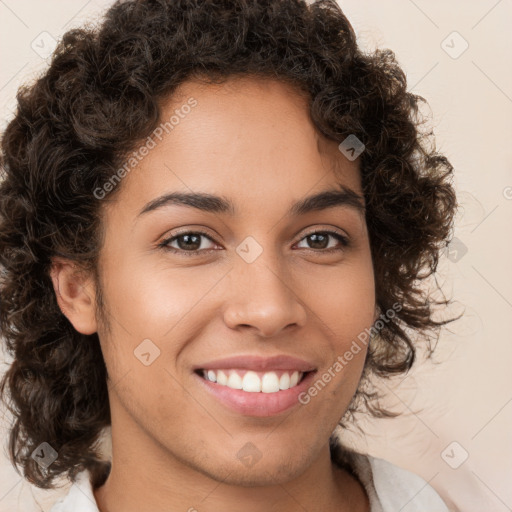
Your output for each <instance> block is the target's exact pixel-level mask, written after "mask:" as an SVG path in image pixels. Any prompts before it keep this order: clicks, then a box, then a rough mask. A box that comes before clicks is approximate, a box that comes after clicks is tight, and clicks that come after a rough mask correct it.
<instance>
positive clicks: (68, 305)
mask: <svg viewBox="0 0 512 512" xmlns="http://www.w3.org/2000/svg"><path fill="white" fill-rule="evenodd" d="M50 277H51V279H52V283H53V289H54V291H55V296H56V298H57V303H58V304H59V308H60V310H61V311H62V313H63V314H64V315H65V316H66V318H67V319H68V320H69V321H70V322H71V324H73V327H74V328H75V329H76V330H77V331H78V332H80V333H82V334H94V333H95V332H96V331H97V324H96V314H95V310H96V308H95V306H96V304H95V300H94V297H95V289H94V283H93V280H92V279H91V278H90V277H88V276H86V275H85V273H84V272H80V270H79V269H78V267H77V265H76V264H75V263H73V262H71V261H67V260H65V259H62V258H53V259H52V267H51V270H50Z"/></svg>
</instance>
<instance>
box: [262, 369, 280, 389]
mask: <svg viewBox="0 0 512 512" xmlns="http://www.w3.org/2000/svg"><path fill="white" fill-rule="evenodd" d="M261 391H263V393H275V392H276V391H279V379H278V378H277V374H276V373H274V372H270V373H265V375H263V378H262V379H261Z"/></svg>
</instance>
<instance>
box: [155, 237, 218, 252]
mask: <svg viewBox="0 0 512 512" xmlns="http://www.w3.org/2000/svg"><path fill="white" fill-rule="evenodd" d="M202 238H207V239H208V240H209V241H210V242H213V240H212V238H211V237H210V236H209V235H208V234H207V233H205V232H203V231H186V232H183V233H180V234H178V235H174V236H172V237H170V238H167V239H165V240H164V241H163V242H161V243H160V244H158V247H161V248H163V249H166V250H168V251H171V252H176V253H180V254H183V255H185V256H193V255H194V253H196V254H197V253H198V252H203V251H211V250H215V249H212V248H208V247H207V248H205V247H204V246H203V245H204V244H202V241H201V239H202ZM174 242H176V243H177V245H178V247H173V246H171V244H172V243H174ZM200 248H201V250H200V251H199V249H200Z"/></svg>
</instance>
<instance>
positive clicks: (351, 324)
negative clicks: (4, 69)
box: [0, 0, 456, 512]
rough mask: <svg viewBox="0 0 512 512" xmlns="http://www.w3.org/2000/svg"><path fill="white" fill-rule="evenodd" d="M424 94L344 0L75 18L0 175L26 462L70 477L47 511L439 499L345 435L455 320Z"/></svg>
mask: <svg viewBox="0 0 512 512" xmlns="http://www.w3.org/2000/svg"><path fill="white" fill-rule="evenodd" d="M420 100H422V98H420V97H418V96H415V95H412V94H411V93H408V92H406V79H405V74H404V73H403V71H402V70H401V69H400V67H399V66H398V64H397V63H396V61H395V60H394V56H393V54H392V52H390V51H389V50H384V51H381V50H378V51H376V52H375V53H373V54H364V53H362V52H361V51H360V50H359V48H358V47H357V44H356V38H355V35H354V31H353V29H352V27H351V25H350V23H349V22H348V20H347V19H346V18H345V16H344V15H343V13H342V12H341V10H340V9H339V7H338V6H337V4H336V3H335V2H333V1H319V2H315V3H312V4H308V3H306V2H304V1H299V0H280V1H265V0H257V1H247V0H236V1H230V2H223V1H220V0H218V1H205V2H190V1H184V0H183V1H177V0H174V1H172V0H158V1H157V0H142V1H123V2H121V1H119V2H116V3H115V4H114V5H113V6H112V7H111V8H110V10H109V11H108V12H107V13H106V16H105V19H104V20H103V22H102V23H101V25H100V26H99V27H98V28H95V29H92V28H90V29H85V28H84V29H79V30H78V29H77V30H72V31H69V32H68V33H66V34H65V35H64V38H63V40H62V41H61V42H60V44H59V46H58V47H57V49H56V51H55V54H54V57H53V59H52V62H51V66H50V67H49V69H48V70H47V72H46V73H45V74H44V75H43V76H42V77H41V78H40V79H39V80H38V81H37V82H36V83H35V84H33V85H32V86H30V87H26V88H23V89H22V90H21V91H20V92H19V94H18V102H19V109H18V112H17V114H16V117H15V119H14V120H13V121H12V122H11V123H10V124H9V125H8V127H7V129H6V131H5V133H4V136H3V139H2V149H3V154H4V156H3V161H2V169H3V174H4V176H3V181H2V183H1V185H0V187H1V188H0V212H1V217H2V220H1V225H0V247H1V261H0V263H1V265H2V267H3V274H2V285H1V302H2V309H1V312H0V327H1V330H2V335H3V337H4V339H5V341H6V345H7V348H8V349H9V350H10V351H11V353H12V355H13V357H14V361H13V363H12V365H11V366H10V368H9V370H8V371H7V373H6V375H5V378H4V380H3V382H2V391H3V394H4V396H5V400H6V401H7V402H8V405H9V407H10V409H11V411H12V413H13V414H14V417H15V424H14V425H13V428H12V430H11V436H10V456H11V458H12V461H13V463H14V464H15V465H17V467H20V468H22V470H23V472H24V476H25V478H26V479H27V480H28V481H30V482H32V483H33V484H35V485H38V486H40V487H44V488H48V487H51V486H52V485H53V481H54V479H55V477H57V476H59V475H67V476H68V477H69V478H70V479H71V480H72V481H74V482H75V485H74V486H73V487H72V488H71V490H70V491H69V493H68V494H67V495H66V496H65V497H64V498H63V499H61V500H59V502H58V503H56V504H55V505H54V508H53V509H52V511H53V512H68V511H71V510H81V511H87V510H90V511H101V512H105V511H109V512H117V511H121V510H123V511H125V512H129V511H131V510H141V509H142V510H152V511H160V510H167V511H168V510H190V511H192V510H209V511H217V510H223V511H229V510H239V508H240V507H241V506H242V507H243V509H244V510H247V511H254V512H256V511H268V510H276V511H277V510H279V511H288V510H297V508H300V507H302V509H305V510H333V511H334V510H336V511H348V510H350V511H370V510H371V511H372V512H375V511H391V510H393V511H396V510H400V509H405V507H407V508H406V510H409V511H410V510H418V511H419V510H422V511H425V510H429V511H434V510H435V511H446V510H447V508H446V506H445V505H444V503H443V502H442V500H441V498H440V497H439V496H438V494H437V493H436V492H435V491H434V489H432V488H431V487H430V486H428V485H427V484H426V482H424V481H423V480H422V479H421V478H420V477H418V476H416V475H413V474H412V473H410V472H408V471H405V470H403V469H400V468H398V467H396V466H394V465H393V464H391V463H389V462H387V461H384V460H381V459H377V458H374V457H371V456H369V455H366V454H361V453H356V452H354V451H352V450H350V449H349V448H348V447H345V446H343V445H342V444H341V443H340V441H339V440H338V438H337V435H335V430H337V428H338V425H340V426H341V427H343V426H346V425H347V424H348V423H350V422H351V421H352V420H351V418H352V417H353V413H354V412H355V411H357V410H367V411H368V413H370V414H377V415H378V414H380V415H382V414H387V415H390V414H391V413H390V412H389V411H386V410H382V409H381V408H380V407H379V406H378V403H377V398H378V395H377V392H376V388H374V387H372V380H371V377H372V376H380V377H388V376H392V375H397V374H400V373H403V372H407V371H408V370H409V369H410V368H411V366H412V364H413V362H414V358H415V357H414V356H415V352H416V349H417V344H418V343H420V342H421V340H423V341H424V342H426V344H427V346H429V345H430V342H431V339H432V334H438V333H439V330H440V328H441V326H442V325H443V324H444V323H447V321H444V322H442V323H438V322H436V321H435V320H434V319H433V313H434V306H435V305H436V304H439V303H434V302H433V301H432V300H431V299H430V298H429V296H428V295H427V294H426V292H425V291H424V289H423V288H421V279H423V278H425V277H428V276H429V275H431V274H432V273H434V272H435V270H436V266H437V260H438V256H439V252H440V251H441V250H442V248H444V246H445V245H446V243H447V242H448V241H449V238H448V237H449V235H450V230H451V227H452V220H453V215H454V212H455V208H456V198H455V194H454V190H453V188H452V186H451V184H450V180H451V178H452V176H451V175H452V166H451V165H450V163H449V162H448V161H447V159H446V158H445V157H444V156H442V155H439V154H438V153H435V152H433V151H430V150H428V149H427V147H426V145H425V144H424V142H423V138H424V137H426V135H424V134H421V133H420V131H419V125H420V122H419V120H418V104H419V101H420ZM442 304H445V305H446V304H447V301H445V302H443V303H442ZM413 331H415V332H416V334H418V336H417V339H413V337H412V334H411V333H412V332H413ZM109 426H110V427H111V434H112V458H111V460H109V461H106V460H104V459H103V458H102V456H101V453H100V451H99V447H98V441H99V439H100V435H101V434H102V433H103V432H104V430H105V428H107V427H109Z"/></svg>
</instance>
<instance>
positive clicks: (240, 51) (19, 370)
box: [0, 0, 457, 488]
mask: <svg viewBox="0 0 512 512" xmlns="http://www.w3.org/2000/svg"><path fill="white" fill-rule="evenodd" d="M235 75H239V76H240V75H253V76H258V77H264V78H273V79H278V80H281V81H285V82H287V83H289V84H293V85H294V86H295V87H296V88H297V89H296V90H297V91H301V92H303V93H305V94H307V97H308V98H309V108H310V115H311V118H312V120H313V121H314V123H315V126H316V127H317V129H318V130H319V131H320V132H321V133H322V134H323V135H325V136H326V137H328V138H329V139H332V140H334V141H337V142H341V141H343V140H344V139H345V138H346V137H347V136H348V135H355V136H356V137H357V138H358V139H359V140H360V141H362V142H363V143H364V145H365V150H364V151H363V153H362V154H361V155H360V156H359V164H360V171H361V177H362V187H363V191H364V196H365V201H366V222H367V226H368V229H369V236H370V245H371V253H372V258H373V263H374V275H375V291H376V302H377V306H378V307H379V308H380V310H381V311H387V310H390V309H392V308H393V305H394V304H396V303H399V304H400V305H401V308H400V310H399V311H397V312H396V315H395V316H394V317H393V318H391V319H389V320H388V321H386V323H385V324H384V326H383V327H382V329H380V330H379V337H378V339H375V340H373V342H372V343H371V344H370V346H369V350H368V354H367V359H366V363H365V369H364V374H363V375H364V376H368V375H370V374H371V375H377V376H381V377H387V376H392V375H397V374H400V373H403V372H407V371H408V370H409V369H410V368H411V366H412V365H413V362H414V360H415V354H416V350H417V349H418V346H419V345H418V342H419V341H420V339H421V340H423V342H425V343H424V344H423V345H422V346H430V347H431V341H432V340H433V339H434V338H435V337H436V335H437V337H438V336H439V331H440V328H441V326H442V325H444V324H445V323H448V322H449V321H453V319H451V320H444V321H436V320H434V318H433V316H434V312H435V308H434V306H436V305H447V304H448V303H449V301H447V300H444V301H436V300H434V299H433V298H432V296H431V295H430V294H429V293H427V291H426V290H425V289H424V287H423V286H422V284H423V282H422V281H423V280H424V279H425V278H427V277H429V276H431V275H432V274H433V273H434V272H435V271H436V268H437V264H438V258H439V255H440V252H441V250H443V249H444V247H445V246H446V245H447V243H448V241H449V237H450V234H451V229H452V222H453V217H454V214H455V210H456V205H457V202H456V196H455V192H454V189H453V187H452V185H451V184H450V181H451V179H452V171H453V167H452V166H451V164H450V163H449V161H448V160H447V158H446V157H445V156H443V155H441V154H439V153H438V152H436V151H435V150H434V149H433V148H432V147H429V143H430V142H431V138H432V137H431V136H432V134H433V132H432V131H430V132H426V133H424V132H422V131H421V130H420V126H421V125H422V124H423V122H424V121H423V118H422V116H421V115H420V113H419V102H420V101H422V102H425V100H424V99H423V98H422V97H421V96H417V95H414V94H412V93H410V92H407V90H406V85H407V84H406V77H405V74H404V72H403V70H402V69H401V68H400V66H399V64H398V63H397V61H396V59H395V55H394V53H393V52H392V51H390V50H388V49H384V50H381V49H379V50H375V51H374V52H371V53H364V52H362V51H361V49H360V48H359V47H358V45H357V43H356V36H355V33H354V30H353V28H352V26H351V25H350V23H349V21H348V20H347V18H346V17H345V16H344V14H343V13H342V11H341V9H340V7H339V6H338V5H337V3H336V2H335V1H334V0H319V1H316V2H314V3H311V2H306V1H305V0H201V1H200V0H128V1H117V2H116V3H114V5H113V6H112V7H111V8H110V9H109V10H108V11H107V12H106V14H105V17H104V19H103V20H102V23H101V24H100V25H98V26H95V27H90V26H84V27H82V28H79V29H73V30H69V31H68V32H66V33H65V34H64V36H63V37H62V40H60V42H59V44H58V46H57V48H56V50H55V52H54V54H53V55H52V58H51V63H50V65H49V67H48V69H46V70H45V71H44V73H42V75H41V76H39V77H38V78H37V79H36V80H34V82H33V83H31V84H29V85H27V84H26V85H24V86H22V87H20V88H19V90H18V93H17V101H18V107H17V111H16V114H15V118H14V119H13V120H12V121H11V122H10V123H9V124H8V125H7V127H6V129H5V131H4V133H3V134H2V140H1V148H2V154H1V156H0V158H1V161H0V164H1V172H2V182H1V184H0V216H1V217H0V265H1V267H2V273H1V285H0V298H1V304H0V330H1V335H2V336H3V338H4V340H5V343H6V347H7V349H8V351H9V353H10V354H11V355H12V356H13V361H12V364H10V366H9V369H8V371H7V372H6V374H5V375H4V377H3V379H2V383H1V392H2V396H3V397H4V401H5V402H6V403H7V404H8V407H9V409H10V411H11V412H12V413H13V415H14V423H13V426H12V429H11V432H10V438H9V456H10V458H11V460H12V462H13V464H14V466H15V468H16V470H17V471H19V469H18V466H21V467H22V468H23V472H24V477H25V478H26V479H27V480H28V481H30V482H31V483H33V484H35V485H37V486H39V487H42V488H51V487H54V483H53V480H54V478H55V477H57V476H59V475H62V474H65V473H67V476H68V477H69V478H71V479H72V480H74V479H75V477H76V475H77V474H78V472H79V471H81V470H83V469H89V470H90V471H91V473H92V474H93V478H96V477H94V475H101V474H105V471H106V468H107V467H108V462H107V461H104V460H102V457H101V456H100V453H99V451H98V445H97V443H98V439H99V438H100V434H101V433H102V431H103V429H104V428H105V427H107V426H108V425H109V424H110V409H109V399H108V393H107V378H108V375H107V372H106V367H105V363H104V360H103V356H102V352H101V348H100V344H99V338H98V335H97V333H95V334H91V335H85V334H81V333H79V332H77V331H76V330H75V329H74V328H73V326H72V324H71V323H70V322H69V321H68V320H67V318H66V317H65V316H64V315H63V313H62V312H61V310H60V308H59V306H58V304H57V300H56V296H55V292H54V289H53V286H52V281H51V278H50V275H49V272H50V267H51V258H52V257H54V256H62V257H65V258H69V259H71V260H73V261H74V262H76V264H77V266H78V267H80V268H83V269H84V271H88V272H92V273H93V275H94V276H95V277H97V274H96V271H97V268H96V263H97V258H98V255H99V251H100V249H101V246H102V236H103V234H102V233H103V231H102V227H103V226H102V224H101V223H100V211H101V210H100V208H101V199H99V198H98V197H96V196H95V195H94V194H93V191H94V190H96V189H97V188H98V187H101V186H102V184H104V183H105V182H106V181H108V179H109V178H110V177H111V176H112V174H113V172H114V171H115V170H116V169H118V168H119V166H120V165H121V164H122V162H124V161H125V160H126V158H127V156H128V155H129V153H130V152H131V151H133V149H134V148H135V147H137V146H138V144H139V143H140V141H141V140H143V139H145V138H146V137H147V136H148V135H149V134H150V133H151V132H152V131H153V130H154V129H155V127H156V126H157V125H158V123H159V118H160V112H161V103H162V100H164V99H165V98H167V97H168V96H169V95H170V94H172V92H173V91H174V90H175V89H176V87H177V86H178V85H180V84H181V83H182V82H184V81H185V80H187V79H190V78H198V77H201V78H203V79H205V80H209V81H210V82H221V81H223V80H226V79H227V78H229V77H232V76H235ZM425 103H426V102H425ZM119 190H120V186H118V187H116V188H115V189H114V190H113V191H112V192H111V194H116V193H118V192H119ZM436 284H437V282H436ZM97 299H98V304H99V311H98V313H99V314H101V312H102V310H101V304H102V303H101V296H99V297H97ZM408 331H409V332H408ZM413 331H414V332H416V333H417V334H419V337H418V341H413V339H412V338H411V333H412V332H413ZM363 382H364V380H363V379H362V381H361V385H360V387H359V389H358V391H357V393H356V397H358V398H361V397H363V398H364V400H363V402H364V403H365V405H366V406H367V409H368V410H369V411H370V412H371V413H372V414H374V415H387V414H389V411H385V410H383V409H381V408H380V407H379V406H378V405H377V404H376V403H374V400H373V399H374V398H375V396H376V395H375V394H372V393H370V392H368V391H367V390H363ZM7 391H8V394H9V400H8V399H7V396H6V395H7ZM356 403H359V401H358V400H354V402H353V404H352V406H351V408H349V412H350V411H353V410H354V409H353V408H355V407H356V405H355V404H356ZM42 442H47V443H49V444H50V445H51V446H52V447H53V448H54V449H55V450H57V452H58V458H57V459H56V460H55V461H54V462H53V463H52V464H51V465H50V466H49V467H48V468H47V469H46V470H43V469H42V468H41V467H40V466H39V465H38V464H37V463H36V462H35V461H34V460H33V459H32V458H31V453H33V451H34V449H35V448H36V447H38V446H39V445H40V444H41V443H42Z"/></svg>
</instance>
